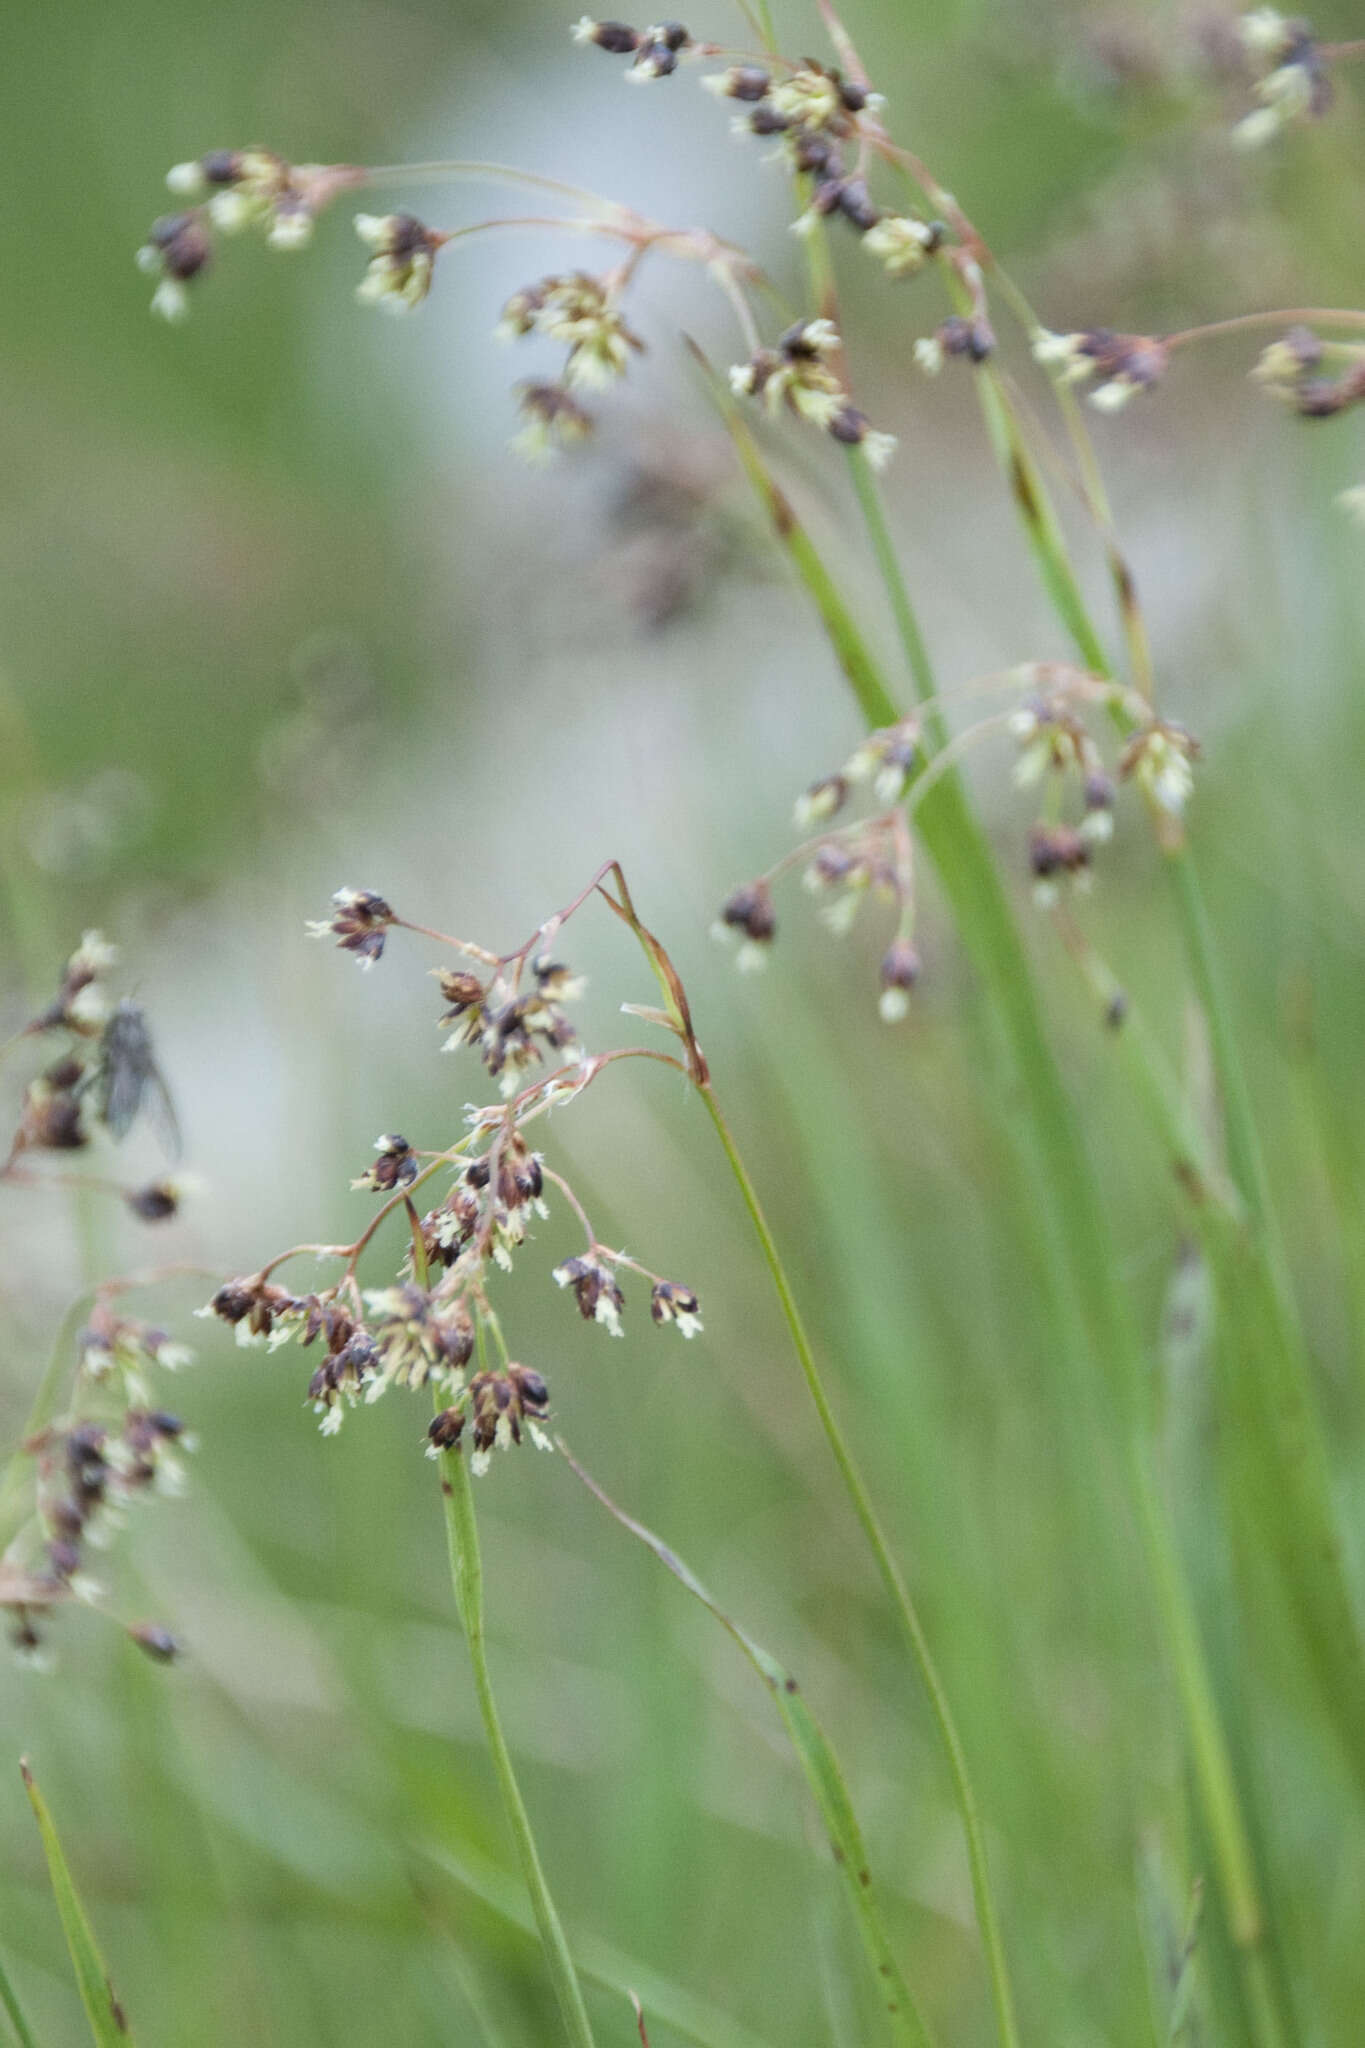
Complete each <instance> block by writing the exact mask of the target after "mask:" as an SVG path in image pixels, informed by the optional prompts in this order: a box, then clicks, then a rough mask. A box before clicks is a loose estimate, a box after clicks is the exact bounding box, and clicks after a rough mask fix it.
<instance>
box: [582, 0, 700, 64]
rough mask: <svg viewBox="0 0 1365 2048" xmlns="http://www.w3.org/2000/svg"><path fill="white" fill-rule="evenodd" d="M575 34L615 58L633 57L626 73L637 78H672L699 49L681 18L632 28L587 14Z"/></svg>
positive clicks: (622, 22)
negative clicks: (679, 62) (679, 66)
mask: <svg viewBox="0 0 1365 2048" xmlns="http://www.w3.org/2000/svg"><path fill="white" fill-rule="evenodd" d="M573 35H574V41H575V42H576V43H594V44H595V45H596V46H597V48H598V49H599V50H606V51H607V52H608V53H609V55H611V56H613V57H629V58H630V60H631V62H630V66H629V68H628V70H627V72H626V76H627V78H633V79H650V78H668V77H670V76H671V75H672V73H673V72H675V71H676V70H677V68H678V60H679V58H680V57H688V56H691V55H693V54H694V53H695V51H696V48H697V45H696V44H695V43H694V42H693V40H692V38H691V36H690V35H689V34H688V32H687V30H686V29H685V28H684V27H683V25H682V23H681V22H680V21H665V22H660V23H659V24H658V25H657V26H656V27H654V28H630V27H629V26H628V25H627V24H626V23H625V22H624V21H594V20H593V18H592V16H591V15H588V14H585V15H584V16H583V17H582V19H581V20H580V21H579V22H578V23H577V24H576V25H575V27H574V32H573Z"/></svg>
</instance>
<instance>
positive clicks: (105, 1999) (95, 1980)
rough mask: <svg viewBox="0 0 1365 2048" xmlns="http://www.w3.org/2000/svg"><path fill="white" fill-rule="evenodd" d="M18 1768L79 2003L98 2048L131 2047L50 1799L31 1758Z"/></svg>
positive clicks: (130, 2036)
mask: <svg viewBox="0 0 1365 2048" xmlns="http://www.w3.org/2000/svg"><path fill="white" fill-rule="evenodd" d="M19 1769H20V1771H21V1772H22V1773H23V1778H24V1785H25V1788H26V1790H27V1792H28V1796H29V1804H30V1805H31V1806H32V1808H33V1811H34V1814H35V1816H36V1818H37V1822H38V1832H39V1834H40V1835H41V1836H42V1838H43V1853H44V1855H45V1856H46V1857H47V1874H48V1877H49V1878H50V1880H51V1883H52V1893H53V1897H54V1898H55V1899H56V1901H57V1911H58V1913H60V1915H61V1920H62V1929H63V1932H64V1933H65V1935H66V1945H67V1947H68V1949H69V1950H70V1951H71V1961H72V1964H73V1965H74V1967H75V1971H76V1982H77V1984H78V1986H79V1987H80V1994H81V2001H82V2003H83V2004H84V2006H85V2011H86V2016H87V2018H88V2019H89V2021H90V2031H91V2033H92V2034H93V2035H94V2037H95V2041H96V2044H97V2048H128V2044H129V2043H130V2042H131V2041H132V2038H133V2037H132V2033H131V2030H130V2029H129V2026H128V2021H127V2019H126V2018H125V2016H124V2012H123V2007H122V2006H121V2005H120V2004H119V2002H118V1999H117V1998H116V1997H115V1995H114V1987H113V1985H112V1984H111V1983H110V1981H109V1973H108V1971H107V1970H106V1969H105V1967H104V1962H103V1959H102V1958H101V1956H100V1952H99V1950H98V1948H96V1946H95V1937H94V1935H93V1933H92V1932H91V1929H90V1922H89V1921H88V1920H87V1919H86V1917H85V1908H84V1907H83V1906H82V1904H81V1902H80V1897H79V1894H78V1893H77V1891H76V1887H75V1885H74V1884H73V1882H72V1879H71V1872H70V1871H69V1870H68V1869H67V1864H66V1858H65V1856H63V1854H62V1845H61V1843H60V1841H59V1840H58V1838H57V1830H56V1828H55V1827H54V1826H53V1822H52V1815H51V1814H50V1813H49V1812H48V1810H47V1802H46V1800H45V1799H44V1798H43V1795H42V1793H41V1792H40V1791H39V1790H38V1787H37V1785H36V1784H35V1783H34V1779H33V1773H32V1772H31V1771H30V1769H29V1767H28V1759H27V1758H23V1759H22V1760H21V1761H20V1764H19Z"/></svg>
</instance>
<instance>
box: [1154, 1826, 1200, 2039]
mask: <svg viewBox="0 0 1365 2048" xmlns="http://www.w3.org/2000/svg"><path fill="white" fill-rule="evenodd" d="M1138 1908H1139V1911H1140V1913H1141V1916H1142V1935H1143V1947H1144V1949H1145V1951H1146V1955H1147V1967H1148V1973H1149V1976H1150V1979H1151V1994H1152V2003H1153V2008H1154V2014H1153V2017H1154V2022H1155V2032H1156V2038H1157V2040H1158V2042H1160V2044H1161V2048H1198V2044H1199V2043H1200V2041H1201V2038H1202V2029H1201V2028H1200V2026H1199V2019H1198V2006H1197V2000H1196V1991H1197V1985H1198V1970H1197V1967H1196V1965H1197V1959H1198V1953H1199V1941H1200V1932H1201V1928H1202V1925H1203V1918H1204V1887H1203V1885H1202V1883H1200V1881H1199V1880H1198V1879H1196V1880H1195V1883H1194V1885H1193V1886H1192V1887H1191V1891H1190V1900H1189V1906H1188V1908H1187V1910H1186V1914H1185V1920H1184V1924H1183V1926H1182V1925H1181V1922H1180V1920H1179V1919H1178V1918H1177V1913H1178V1911H1179V1907H1178V1902H1177V1900H1176V1899H1175V1898H1173V1897H1172V1886H1171V1880H1170V1873H1169V1872H1168V1871H1167V1869H1166V1867H1165V1863H1164V1860H1163V1858H1162V1855H1161V1851H1160V1848H1159V1847H1158V1845H1157V1844H1156V1843H1155V1842H1153V1841H1148V1842H1146V1843H1145V1844H1144V1845H1143V1847H1142V1849H1141V1850H1140V1852H1139V1856H1138Z"/></svg>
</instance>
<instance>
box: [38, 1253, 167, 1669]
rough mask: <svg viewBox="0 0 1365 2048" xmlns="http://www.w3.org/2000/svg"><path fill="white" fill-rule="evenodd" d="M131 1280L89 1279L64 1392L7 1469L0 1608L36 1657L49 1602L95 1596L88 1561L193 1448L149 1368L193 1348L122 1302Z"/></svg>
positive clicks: (43, 1661) (100, 1576) (100, 1585)
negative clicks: (161, 1402)
mask: <svg viewBox="0 0 1365 2048" xmlns="http://www.w3.org/2000/svg"><path fill="white" fill-rule="evenodd" d="M129 1284H131V1283H127V1282H122V1281H108V1282H105V1283H104V1284H103V1285H102V1286H101V1287H100V1288H98V1289H96V1292H95V1297H94V1301H93V1303H92V1305H91V1309H90V1313H89V1317H88V1320H87V1322H86V1323H85V1325H84V1327H83V1328H81V1329H80V1330H78V1331H77V1332H76V1333H75V1338H74V1343H73V1345H72V1347H71V1351H70V1354H69V1359H68V1361H67V1362H68V1363H69V1367H70V1371H71V1379H70V1388H69V1393H68V1395H67V1396H66V1399H65V1404H64V1405H63V1406H61V1408H60V1412H59V1413H58V1414H57V1415H56V1416H55V1417H54V1419H53V1420H52V1421H50V1422H49V1423H47V1424H46V1425H44V1427H42V1428H41V1429H39V1430H37V1431H36V1432H35V1433H34V1434H33V1435H31V1436H29V1437H28V1438H26V1439H25V1441H24V1443H23V1444H22V1446H21V1448H20V1451H19V1453H18V1455H17V1457H16V1458H15V1459H14V1461H13V1463H12V1465H11V1468H10V1473H9V1478H8V1480H7V1497H8V1498H9V1499H10V1501H11V1505H12V1506H14V1507H19V1508H21V1509H22V1510H23V1512H21V1513H20V1515H19V1517H18V1519H17V1521H15V1522H14V1523H13V1524H12V1525H11V1533H10V1535H9V1537H8V1539H7V1543H8V1547H7V1549H6V1552H5V1558H4V1562H3V1565H2V1566H0V1608H3V1609H4V1610H5V1611H6V1612H7V1613H8V1615H9V1617H10V1623H11V1630H10V1639H11V1643H12V1644H13V1646H14V1648H15V1650H16V1651H17V1652H18V1653H19V1654H20V1655H21V1656H22V1657H23V1658H24V1659H25V1660H26V1661H29V1662H32V1663H36V1664H38V1665H39V1666H40V1668H48V1666H49V1664H50V1655H49V1650H50V1623H51V1621H52V1620H53V1618H54V1617H55V1615H56V1614H57V1612H58V1611H59V1610H60V1609H61V1608H62V1607H64V1606H66V1605H69V1604H70V1603H72V1602H79V1603H82V1604H85V1605H87V1606H90V1607H94V1608H100V1607H102V1606H103V1605H104V1603H105V1601H106V1598H107V1596H108V1593H109V1588H108V1587H107V1586H106V1585H105V1583H104V1569H103V1566H102V1565H101V1566H100V1568H99V1569H98V1570H97V1569H95V1566H96V1564H97V1562H98V1561H99V1560H100V1559H102V1558H103V1556H104V1554H105V1553H107V1552H109V1551H110V1549H111V1546H112V1545H113V1543H114V1540H115V1538H116V1537H117V1535H118V1533H119V1531H120V1528H121V1526H122V1524H123V1522H124V1521H125V1520H126V1518H127V1515H128V1512H129V1510H130V1509H132V1508H133V1507H134V1506H135V1505H136V1504H138V1503H140V1502H146V1501H150V1500H152V1499H154V1498H157V1497H165V1496H170V1497H174V1496H177V1495H179V1494H180V1493H182V1492H183V1491H184V1485H185V1471H184V1462H183V1461H184V1454H185V1453H187V1452H189V1451H192V1450H193V1449H194V1448H195V1439H194V1436H193V1434H192V1432H191V1431H189V1430H188V1429H187V1428H186V1426H185V1424H184V1422H183V1421H182V1420H181V1419H180V1417H179V1416H178V1415H174V1414H172V1413H171V1411H170V1410H169V1409H167V1408H162V1407H160V1406H158V1405H157V1403H156V1400H155V1396H154V1390H153V1380H154V1376H155V1375H156V1374H157V1373H158V1372H167V1371H172V1372H173V1371H176V1370H178V1369H179V1368H180V1367H181V1366H183V1365H185V1364H187V1363H188V1362H189V1360H190V1357H191V1353H190V1352H189V1350H188V1349H187V1348H186V1347H185V1346H184V1345H181V1344H178V1343H176V1342H175V1341H174V1340H173V1339H172V1338H171V1337H170V1336H169V1335H168V1334H167V1332H166V1331H165V1330H164V1329H161V1328H159V1327H157V1326H156V1325H154V1324H152V1323H149V1322H147V1321H145V1320H143V1319H142V1318H140V1317H135V1316H132V1315H130V1314H128V1313H126V1312H125V1310H124V1308H123V1306H122V1297H123V1294H124V1292H125V1289H126V1287H127V1286H128V1285H129ZM145 1626H146V1627H147V1628H149V1629H151V1628H159V1625H157V1624H151V1623H149V1624H145ZM159 1633H160V1634H161V1635H162V1636H164V1637H165V1640H166V1641H167V1642H168V1643H171V1642H172V1640H173V1639H172V1638H171V1637H170V1635H169V1633H168V1632H167V1631H165V1630H159Z"/></svg>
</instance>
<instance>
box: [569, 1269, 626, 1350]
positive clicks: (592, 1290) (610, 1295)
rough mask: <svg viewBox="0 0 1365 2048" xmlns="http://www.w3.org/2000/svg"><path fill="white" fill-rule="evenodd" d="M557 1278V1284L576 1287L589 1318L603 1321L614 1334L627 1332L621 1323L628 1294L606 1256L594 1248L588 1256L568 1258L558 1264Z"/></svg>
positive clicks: (581, 1308) (582, 1312)
mask: <svg viewBox="0 0 1365 2048" xmlns="http://www.w3.org/2000/svg"><path fill="white" fill-rule="evenodd" d="M554 1280H555V1285H556V1287H568V1288H571V1289H572V1291H573V1297H574V1300H575V1301H576V1302H577V1303H578V1313H579V1314H580V1315H581V1316H582V1317H583V1319H584V1321H585V1322H597V1323H601V1325H602V1327H603V1329H605V1330H608V1331H610V1333H611V1335H612V1336H613V1337H620V1336H623V1335H624V1334H625V1333H624V1331H623V1329H622V1327H621V1310H622V1309H623V1308H624V1306H625V1296H624V1295H623V1294H622V1292H621V1289H620V1287H619V1285H618V1284H617V1280H616V1275H615V1274H614V1272H613V1271H612V1269H611V1267H610V1266H609V1265H608V1264H607V1263H606V1261H605V1260H604V1259H602V1258H601V1257H599V1256H598V1255H596V1254H595V1253H591V1252H590V1253H588V1254H587V1255H586V1256H584V1257H580V1258H575V1259H565V1260H564V1261H563V1263H562V1264H561V1265H558V1266H556V1267H555V1270H554Z"/></svg>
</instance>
